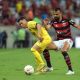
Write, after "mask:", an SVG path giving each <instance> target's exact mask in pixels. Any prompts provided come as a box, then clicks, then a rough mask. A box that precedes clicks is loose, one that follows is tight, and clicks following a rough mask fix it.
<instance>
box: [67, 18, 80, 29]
mask: <svg viewBox="0 0 80 80" xmlns="http://www.w3.org/2000/svg"><path fill="white" fill-rule="evenodd" d="M69 22H70V24H71V25H72V26H74V27H75V28H78V29H79V30H80V26H78V25H77V24H76V23H75V22H74V21H73V20H71V19H70V20H69Z"/></svg>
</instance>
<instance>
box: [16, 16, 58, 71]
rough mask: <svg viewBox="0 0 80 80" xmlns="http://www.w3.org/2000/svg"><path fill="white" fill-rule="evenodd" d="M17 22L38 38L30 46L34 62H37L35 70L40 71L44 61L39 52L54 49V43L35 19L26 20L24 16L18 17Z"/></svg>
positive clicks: (43, 66)
mask: <svg viewBox="0 0 80 80" xmlns="http://www.w3.org/2000/svg"><path fill="white" fill-rule="evenodd" d="M17 22H18V24H19V25H20V26H21V27H23V28H26V29H28V30H29V31H30V32H31V33H32V34H33V35H34V36H36V37H37V38H38V41H37V42H36V43H35V44H34V45H33V47H32V48H31V51H32V53H33V54H34V56H35V59H36V62H37V63H38V67H37V69H36V70H37V71H42V70H43V69H44V68H45V63H44V61H43V59H42V58H41V55H40V53H41V52H43V51H44V49H45V48H47V49H54V50H56V49H57V47H56V45H55V44H54V43H53V42H52V39H51V37H50V36H49V34H48V32H47V31H46V29H45V28H44V27H42V25H40V24H37V23H36V22H35V21H27V20H26V19H25V18H24V17H21V18H20V19H18V21H17Z"/></svg>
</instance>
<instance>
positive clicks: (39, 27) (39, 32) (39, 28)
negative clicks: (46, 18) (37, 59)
mask: <svg viewBox="0 0 80 80" xmlns="http://www.w3.org/2000/svg"><path fill="white" fill-rule="evenodd" d="M36 27H37V30H38V34H37V37H38V39H39V40H40V41H42V40H43V38H42V37H41V35H40V34H41V27H42V26H41V25H40V24H37V25H36Z"/></svg>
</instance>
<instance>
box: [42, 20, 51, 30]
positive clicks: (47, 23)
mask: <svg viewBox="0 0 80 80" xmlns="http://www.w3.org/2000/svg"><path fill="white" fill-rule="evenodd" d="M43 25H44V27H45V28H46V30H49V29H50V28H51V24H49V21H48V20H46V19H45V20H43Z"/></svg>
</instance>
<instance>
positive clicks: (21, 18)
mask: <svg viewBox="0 0 80 80" xmlns="http://www.w3.org/2000/svg"><path fill="white" fill-rule="evenodd" d="M23 19H26V18H25V17H20V18H18V19H17V22H19V21H20V20H23Z"/></svg>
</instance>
